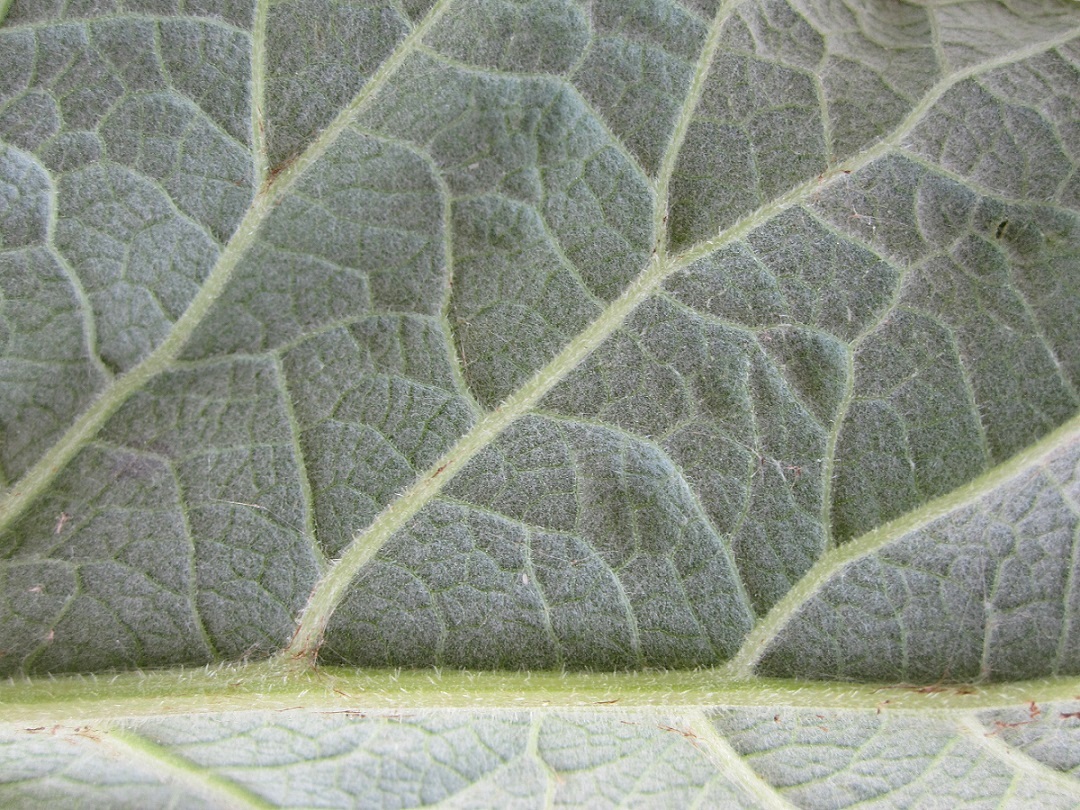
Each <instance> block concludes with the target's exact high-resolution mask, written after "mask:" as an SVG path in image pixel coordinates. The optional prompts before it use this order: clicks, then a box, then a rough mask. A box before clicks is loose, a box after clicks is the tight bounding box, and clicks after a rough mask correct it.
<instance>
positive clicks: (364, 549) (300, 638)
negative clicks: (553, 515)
mask: <svg viewBox="0 0 1080 810" xmlns="http://www.w3.org/2000/svg"><path fill="white" fill-rule="evenodd" d="M735 5H737V0H736V1H733V2H731V3H724V4H723V5H721V7H720V9H719V10H718V12H717V15H716V18H715V20H714V22H713V25H712V27H711V30H710V32H709V35H708V37H707V39H706V42H705V44H704V46H703V48H702V52H701V56H700V59H699V62H698V65H697V68H696V70H695V73H694V78H693V80H692V82H691V87H690V90H689V91H688V96H687V101H686V103H685V104H684V106H683V109H682V111H681V114H680V118H679V120H678V121H677V122H676V125H675V127H674V135H673V140H672V145H671V146H670V147H669V149H668V151H667V153H666V154H665V158H664V161H663V164H662V168H661V174H660V176H659V177H658V179H657V198H656V204H655V209H654V226H655V229H656V233H657V237H656V246H655V248H654V250H653V254H652V257H651V259H650V260H649V262H648V264H647V265H646V266H645V269H644V270H643V271H642V272H641V273H640V274H639V275H638V276H637V277H636V278H635V279H634V281H633V282H631V283H630V285H629V286H628V287H627V288H626V289H625V290H624V291H623V292H622V294H621V295H620V296H619V297H618V298H616V299H615V300H614V301H612V302H611V303H610V304H609V305H608V306H607V307H606V308H605V309H604V311H603V312H602V313H601V315H600V316H599V317H598V318H597V319H596V320H595V321H593V322H592V323H591V324H590V325H589V326H588V327H587V328H586V329H585V330H584V331H582V332H580V333H579V334H578V335H577V336H576V337H575V338H574V339H573V340H571V341H570V342H569V343H568V344H567V345H566V346H565V347H564V348H563V349H562V351H560V352H559V353H558V354H557V355H556V356H555V357H554V358H553V359H552V360H551V361H550V362H548V363H547V365H545V366H544V367H543V368H541V369H540V370H539V371H537V372H536V374H534V375H533V377H532V378H531V379H530V380H529V381H528V382H527V383H525V384H524V385H523V386H522V387H521V388H519V389H518V390H517V391H515V392H514V393H513V394H511V395H510V396H509V397H508V398H507V399H506V400H505V401H504V402H503V403H502V404H501V405H500V406H499V407H498V408H496V409H495V410H494V411H490V412H488V413H487V414H485V415H484V416H483V417H481V418H480V419H479V421H477V423H476V424H475V425H474V426H473V428H472V429H471V430H469V431H468V432H467V433H466V434H465V435H463V436H462V437H461V438H460V439H459V440H458V442H457V443H456V444H455V445H454V446H453V447H452V448H451V449H450V450H448V451H447V452H446V453H445V454H444V455H443V456H442V457H441V458H440V459H439V460H438V461H436V462H435V464H433V465H432V466H431V467H430V468H429V469H428V470H427V471H426V472H425V473H423V474H422V475H421V476H420V477H419V478H418V479H417V481H416V482H415V483H414V484H413V485H412V486H410V487H409V488H408V489H406V490H405V491H404V492H402V493H401V494H400V495H399V496H398V497H396V498H395V499H394V500H393V501H392V502H391V503H390V504H389V505H388V506H387V507H386V508H385V509H384V510H383V511H382V512H381V513H380V514H379V515H378V516H377V517H376V518H375V520H374V522H373V523H372V524H371V525H370V526H369V527H368V528H367V529H364V530H363V531H361V532H360V533H359V534H357V535H356V537H355V538H354V539H353V541H352V542H351V543H350V544H349V546H348V547H347V548H346V550H345V552H344V554H343V555H342V557H341V559H340V560H339V561H338V562H337V563H336V564H335V565H334V566H333V568H331V570H330V571H329V572H328V573H327V574H326V576H325V577H324V578H323V579H322V580H320V582H319V583H318V584H317V585H316V586H315V589H314V591H313V592H312V594H311V598H310V599H309V600H308V603H307V605H306V606H305V608H304V611H303V613H302V615H301V617H300V623H299V626H298V628H297V631H296V634H295V635H294V636H293V639H292V641H291V642H290V644H289V646H288V647H287V648H286V649H285V651H284V652H283V655H284V656H286V657H288V658H292V659H298V660H307V661H311V660H314V658H315V656H316V655H317V654H318V650H319V647H320V646H321V644H322V641H323V636H324V634H325V631H326V627H327V624H328V623H329V620H330V617H331V616H332V615H333V613H334V611H335V610H336V608H337V607H338V605H339V604H340V603H341V600H342V599H343V598H344V597H345V594H346V592H347V591H348V589H349V587H350V585H351V584H352V583H353V582H354V580H355V579H356V578H357V576H358V575H359V574H360V572H361V571H362V570H363V569H364V567H365V566H366V565H367V564H368V563H369V562H370V561H371V560H372V559H373V558H374V557H375V555H376V554H377V553H378V552H379V550H380V549H382V548H383V547H384V546H385V545H386V543H387V542H388V541H389V540H390V538H391V537H392V536H393V535H394V534H395V533H396V532H397V531H398V530H399V529H401V528H403V527H404V526H405V524H406V523H407V522H408V521H409V520H410V519H411V518H412V517H413V516H414V515H416V514H417V512H419V511H420V510H421V509H422V508H423V507H424V506H425V505H427V504H428V503H429V502H431V500H432V499H433V498H435V496H437V495H438V494H439V492H440V491H441V490H442V488H443V487H444V486H445V485H446V484H447V483H448V482H449V481H450V480H451V479H452V478H453V477H454V476H455V475H456V474H457V473H458V472H460V471H461V470H462V469H463V468H464V467H465V465H466V464H468V462H469V461H470V460H471V459H472V458H473V457H474V456H476V454H477V453H479V452H480V451H481V450H483V449H484V448H486V447H488V446H489V445H490V444H491V443H492V442H493V441H494V440H495V438H496V437H498V436H499V435H500V434H501V433H502V432H503V431H504V430H506V429H507V428H508V427H509V426H510V425H511V424H512V423H513V422H515V421H516V420H517V419H519V418H520V417H522V416H524V415H525V414H527V413H528V412H529V411H531V410H532V409H533V408H534V407H535V406H536V405H537V404H538V403H539V402H540V400H541V399H542V398H543V397H544V396H545V395H546V394H547V393H548V392H550V391H551V390H552V389H553V388H554V387H555V386H556V385H557V384H558V383H559V382H560V381H562V380H563V379H564V378H565V377H566V375H567V374H569V373H570V372H571V371H573V370H574V369H576V368H578V366H580V365H581V363H582V362H583V361H584V360H585V359H586V358H587V357H588V356H589V355H590V354H591V353H592V352H593V351H595V350H596V349H597V348H599V347H600V345H601V344H602V343H604V341H606V340H607V339H608V337H610V336H611V334H612V333H613V332H615V330H616V329H618V328H619V327H620V326H622V324H624V323H625V322H626V320H627V319H628V318H629V316H630V315H631V313H632V312H633V311H634V310H635V309H636V308H637V307H638V306H639V305H640V304H641V303H642V302H643V301H645V300H646V299H648V298H649V297H650V296H652V295H653V294H654V293H655V292H656V290H657V289H658V288H659V287H660V285H661V284H662V283H663V282H664V280H665V279H667V278H668V277H669V276H671V275H672V274H673V273H676V272H678V271H680V270H682V269H684V268H685V267H687V266H689V265H690V264H692V263H693V262H695V261H697V260H698V259H700V258H702V257H704V256H706V255H709V254H711V253H714V252H716V251H717V250H720V249H721V248H723V247H724V246H725V245H728V244H730V243H732V242H735V241H738V240H741V239H742V238H744V237H745V236H746V235H747V234H749V233H750V232H751V231H753V230H754V229H756V228H758V227H760V226H761V225H763V224H764V223H765V222H767V221H769V220H771V219H772V218H774V217H775V216H777V215H778V214H779V213H781V212H782V211H784V210H785V209H787V208H790V207H792V206H795V205H799V204H801V203H804V202H806V201H807V200H809V199H810V198H811V197H812V196H813V195H816V194H820V193H821V192H822V191H823V190H824V189H825V188H827V187H828V186H830V185H831V184H833V183H835V182H836V181H837V180H838V179H839V178H842V177H846V176H847V175H848V174H850V173H851V172H854V171H857V170H858V169H860V168H862V167H864V166H866V165H868V164H869V163H871V162H873V161H875V160H877V159H878V158H880V157H882V156H883V155H885V154H887V153H889V152H891V151H892V150H894V149H895V148H896V147H897V146H899V145H900V144H901V143H902V141H903V139H904V138H905V137H906V136H907V135H908V134H909V133H911V131H912V130H913V129H914V128H915V127H916V126H917V125H918V123H919V121H920V120H921V119H922V118H923V116H924V115H925V113H926V111H927V109H929V108H930V107H931V106H932V105H933V104H934V103H935V102H937V101H938V100H939V99H940V98H941V97H942V96H943V95H944V94H945V92H946V91H948V90H949V88H951V87H953V86H954V85H955V84H956V83H957V82H959V81H962V80H964V79H967V78H969V77H970V76H973V75H976V74H978V73H981V72H984V71H985V70H988V69H991V68H993V67H996V66H998V65H999V64H1006V63H1007V62H1009V61H1014V60H1015V59H1017V58H1019V57H1018V55H1017V54H1011V55H1009V56H1008V57H1002V58H1000V59H998V60H993V61H992V62H989V63H986V64H983V65H980V66H977V67H972V68H969V69H967V70H964V71H960V72H957V73H954V74H952V75H951V76H949V77H946V78H944V79H942V80H941V81H940V82H938V83H937V84H935V85H934V86H933V87H932V88H930V89H929V90H928V91H927V93H926V95H925V96H924V97H923V99H922V100H921V102H920V103H919V104H918V105H916V107H915V109H913V110H912V112H911V114H910V115H908V116H907V117H906V118H905V119H904V120H903V121H902V122H900V124H899V125H898V126H897V127H896V128H895V129H894V130H893V132H892V133H890V135H889V136H887V137H886V138H883V139H882V140H880V141H878V142H877V143H875V144H874V145H873V146H871V147H870V148H868V149H866V150H864V151H863V152H861V153H859V154H858V155H856V156H854V157H852V158H851V159H849V160H847V161H845V162H844V163H843V164H842V165H840V166H837V167H833V168H832V169H831V170H829V171H827V172H825V173H823V174H822V175H821V176H820V177H818V178H814V179H811V180H807V181H805V182H803V183H801V184H799V185H797V186H795V187H794V188H792V189H790V190H789V191H788V192H786V193H785V194H783V195H781V196H779V197H777V198H776V199H774V200H772V201H770V202H769V203H767V204H765V205H763V206H762V207H760V208H758V209H757V210H756V211H753V212H752V213H750V214H748V215H746V216H744V217H743V218H742V219H740V220H738V221H737V222H735V223H734V224H733V225H731V226H730V227H728V228H726V229H724V230H721V231H720V232H719V233H718V235H717V236H716V237H714V238H711V239H708V240H705V241H703V242H700V243H698V244H696V245H694V246H692V247H690V248H688V249H687V250H685V251H683V252H682V253H680V254H678V255H675V256H671V257H669V256H668V255H667V251H666V232H667V227H666V225H667V209H668V187H669V182H670V178H671V175H672V173H673V172H674V169H675V164H676V160H677V151H678V145H679V144H680V143H681V142H682V140H683V138H684V137H685V132H686V129H687V127H688V126H689V122H690V120H691V118H692V117H693V114H694V110H695V108H696V105H697V102H698V99H699V98H700V96H701V92H702V89H703V86H704V81H705V77H706V75H707V73H708V68H709V65H710V64H711V62H712V59H713V56H714V54H715V52H716V49H717V47H718V45H719V36H720V31H721V28H722V25H723V22H724V20H725V19H726V16H727V15H728V14H729V13H730V11H731V9H732V8H733V7H734V6H735ZM1076 33H1077V32H1075V31H1073V32H1069V34H1068V35H1065V36H1061V37H1058V38H1056V39H1055V40H1053V41H1051V42H1046V43H1041V44H1040V45H1039V46H1038V47H1037V48H1032V49H1029V51H1030V53H1029V52H1028V51H1025V53H1024V56H1028V55H1030V54H1031V53H1035V52H1037V51H1042V50H1046V49H1049V48H1052V47H1055V46H1056V45H1058V44H1061V43H1062V42H1065V41H1068V40H1069V39H1071V38H1073V37H1074V36H1075V35H1076Z"/></svg>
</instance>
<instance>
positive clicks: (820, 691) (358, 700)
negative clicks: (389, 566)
mask: <svg viewBox="0 0 1080 810" xmlns="http://www.w3.org/2000/svg"><path fill="white" fill-rule="evenodd" d="M1078 694H1080V678H1076V677H1072V678H1046V679H1040V680H1034V681H1019V682H1014V683H995V684H985V685H979V686H965V687H964V688H957V689H950V688H942V689H941V690H936V689H934V690H918V689H913V688H910V687H905V686H899V685H896V684H861V683H843V682H839V681H835V682H834V681H794V680H780V679H768V678H750V679H743V680H738V679H732V678H730V677H726V676H725V675H724V673H723V672H722V670H719V669H704V670H689V671H685V670H683V671H680V670H673V671H669V672H658V671H655V670H652V671H649V670H645V671H629V672H618V673H590V672H466V671H460V670H453V671H449V670H448V671H440V670H430V669H429V670H412V671H388V670H371V671H369V670H360V669H353V668H347V667H323V668H320V669H318V670H312V669H296V668H289V667H282V666H280V665H278V664H275V663H274V662H267V661H258V662H252V663H247V664H227V665H226V664H223V665H218V666H210V667H203V668H199V669H171V670H160V671H153V672H125V673H119V674H116V675H112V676H108V677H106V676H93V675H82V676H78V675H76V676H63V677H54V678H40V679H36V680H32V679H29V678H23V679H20V680H18V681H9V682H6V683H0V723H11V724H33V725H35V726H40V725H45V724H61V725H83V724H85V723H88V722H109V721H113V720H115V721H122V720H124V719H125V718H134V717H164V716H170V715H185V714H200V713H207V712H215V713H216V712H235V711H242V712H273V713H274V714H278V713H282V714H284V715H285V716H288V714H289V713H290V712H298V713H311V712H346V711H348V712H380V711H383V712H398V711H413V710H414V711H420V710H444V709H445V710H453V711H459V710H463V709H464V710H470V711H480V712H483V711H491V710H506V711H514V712H521V711H531V712H536V713H537V715H538V718H540V719H538V721H537V722H541V721H542V715H543V713H544V712H547V711H556V710H567V709H570V710H587V711H591V712H613V713H615V714H622V713H625V712H626V711H627V710H633V709H639V708H656V709H665V710H671V711H678V710H683V711H687V710H694V709H706V708H709V707H721V706H727V707H738V706H757V707H760V706H778V707H791V708H816V709H827V710H830V711H832V710H841V709H851V710H862V711H868V712H875V713H876V712H878V711H881V712H893V711H900V712H907V711H917V712H921V713H926V714H928V715H934V716H940V715H946V716H952V715H953V714H955V713H956V712H970V711H977V710H983V709H1015V708H1017V707H1024V706H1027V705H1028V704H1029V703H1030V702H1031V701H1033V700H1034V701H1037V702H1038V703H1040V704H1041V703H1050V702H1054V701H1066V700H1071V699H1072V698H1073V696H1075V695H1078Z"/></svg>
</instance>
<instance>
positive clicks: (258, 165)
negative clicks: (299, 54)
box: [251, 0, 270, 188]
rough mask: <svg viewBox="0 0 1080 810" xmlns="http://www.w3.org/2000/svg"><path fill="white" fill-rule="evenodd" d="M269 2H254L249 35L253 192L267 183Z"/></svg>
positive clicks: (259, 0)
mask: <svg viewBox="0 0 1080 810" xmlns="http://www.w3.org/2000/svg"><path fill="white" fill-rule="evenodd" d="M269 14H270V0H257V2H256V3H255V22H254V26H253V27H252V31H251V151H252V156H253V157H254V160H255V188H262V186H263V183H265V182H266V171H267V159H266V154H267V153H266V22H267V19H266V18H267V17H268V16H269Z"/></svg>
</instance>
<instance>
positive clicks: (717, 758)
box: [690, 711, 795, 810]
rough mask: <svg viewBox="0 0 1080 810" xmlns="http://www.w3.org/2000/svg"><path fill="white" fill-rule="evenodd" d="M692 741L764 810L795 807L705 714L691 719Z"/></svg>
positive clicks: (699, 713) (693, 716)
mask: <svg viewBox="0 0 1080 810" xmlns="http://www.w3.org/2000/svg"><path fill="white" fill-rule="evenodd" d="M690 722H691V728H690V730H691V732H692V733H693V735H694V736H693V737H692V738H690V739H693V740H694V741H695V742H697V743H698V744H699V745H701V746H702V748H703V750H704V752H705V754H706V756H708V758H709V760H710V761H711V762H712V763H713V764H714V765H715V766H716V768H717V770H719V771H720V773H722V774H723V775H724V776H725V777H727V779H728V780H729V781H731V782H732V783H734V784H736V785H738V786H739V787H740V788H741V789H742V790H743V791H744V792H745V793H746V794H748V795H749V796H750V797H752V798H753V799H754V801H755V802H757V803H758V804H759V806H761V807H765V808H772V809H773V810H794V808H795V805H793V804H792V803H791V802H789V801H788V800H787V799H785V798H784V797H783V796H782V795H781V794H780V793H779V792H778V791H777V790H776V788H774V787H773V786H772V785H770V784H769V783H768V782H766V781H765V780H764V779H762V778H761V777H760V776H759V775H758V774H757V772H756V771H754V769H753V768H751V767H750V766H749V765H748V764H747V762H746V760H745V759H744V758H743V756H742V755H741V754H740V753H739V752H738V751H736V750H735V749H734V748H732V747H731V743H729V742H728V741H727V740H726V739H724V737H723V736H722V735H721V734H720V732H719V731H717V730H716V726H714V725H713V723H712V721H711V720H710V719H709V717H708V715H707V714H705V712H703V711H699V712H695V713H694V714H693V715H691V717H690Z"/></svg>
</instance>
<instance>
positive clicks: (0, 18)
mask: <svg viewBox="0 0 1080 810" xmlns="http://www.w3.org/2000/svg"><path fill="white" fill-rule="evenodd" d="M14 2H15V0H0V23H3V22H4V20H6V19H7V15H8V12H9V11H11V6H12V4H13V3H14Z"/></svg>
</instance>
